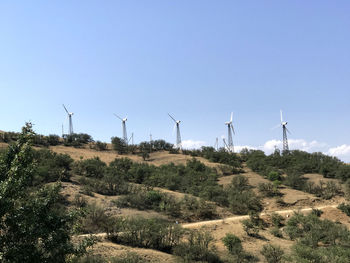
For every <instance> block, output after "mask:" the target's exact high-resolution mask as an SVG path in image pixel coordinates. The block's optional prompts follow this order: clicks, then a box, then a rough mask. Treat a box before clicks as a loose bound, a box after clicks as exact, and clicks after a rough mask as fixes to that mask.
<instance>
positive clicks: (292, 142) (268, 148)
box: [259, 139, 327, 153]
mask: <svg viewBox="0 0 350 263" xmlns="http://www.w3.org/2000/svg"><path fill="white" fill-rule="evenodd" d="M282 145H283V143H282V141H281V140H269V141H267V142H265V144H264V145H263V146H260V147H259V148H260V149H261V150H263V151H265V152H266V153H271V152H273V151H274V150H275V147H277V148H279V149H281V148H282V147H283V146H282ZM288 146H289V149H290V150H301V151H315V150H320V149H322V148H324V147H326V146H327V144H326V143H322V142H318V141H311V142H308V141H306V140H304V139H289V140H288Z"/></svg>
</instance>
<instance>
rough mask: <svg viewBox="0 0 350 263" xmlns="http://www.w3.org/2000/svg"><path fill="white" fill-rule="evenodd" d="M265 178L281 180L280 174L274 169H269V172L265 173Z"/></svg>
mask: <svg viewBox="0 0 350 263" xmlns="http://www.w3.org/2000/svg"><path fill="white" fill-rule="evenodd" d="M267 179H269V180H270V181H272V182H273V181H281V179H282V178H281V175H280V174H279V173H278V172H275V171H271V172H269V174H268V175H267Z"/></svg>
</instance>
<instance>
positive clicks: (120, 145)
mask: <svg viewBox="0 0 350 263" xmlns="http://www.w3.org/2000/svg"><path fill="white" fill-rule="evenodd" d="M112 145H113V150H115V151H116V152H117V153H118V154H126V153H127V152H128V151H127V150H128V149H127V148H128V147H127V145H126V143H125V142H124V140H122V139H121V138H119V137H112Z"/></svg>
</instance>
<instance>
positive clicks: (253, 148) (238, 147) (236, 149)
mask: <svg viewBox="0 0 350 263" xmlns="http://www.w3.org/2000/svg"><path fill="white" fill-rule="evenodd" d="M234 148H235V152H240V151H242V150H243V149H248V150H257V148H256V147H252V146H249V145H235V146H234Z"/></svg>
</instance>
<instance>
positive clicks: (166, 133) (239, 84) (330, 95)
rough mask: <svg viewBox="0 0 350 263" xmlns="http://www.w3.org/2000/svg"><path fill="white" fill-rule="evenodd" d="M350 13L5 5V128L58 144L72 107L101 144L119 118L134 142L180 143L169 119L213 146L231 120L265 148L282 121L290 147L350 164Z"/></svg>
mask: <svg viewBox="0 0 350 263" xmlns="http://www.w3.org/2000/svg"><path fill="white" fill-rule="evenodd" d="M349 14H350V2H349V1H347V0H346V1H345V0H344V1H320V0H317V1H316V0H314V1H277V0H276V1H262V0H259V1H228V0H227V1H203V0H192V1H188V0H186V1H185V0H184V1H164V0H159V1H141V0H140V1H132V0H128V1H116V0H115V1H1V2H0V92H1V93H0V96H1V103H0V130H6V131H8V130H12V131H18V130H20V127H21V126H22V125H23V124H24V122H25V121H32V122H33V123H34V124H35V130H36V131H37V132H38V133H42V134H52V133H55V134H60V133H61V124H62V123H64V125H65V129H66V130H67V128H68V122H67V119H66V115H65V112H64V110H63V108H62V103H64V104H66V106H67V107H68V109H69V110H70V111H73V112H74V113H75V115H74V116H73V124H74V131H75V132H85V133H88V134H91V135H92V136H93V138H94V139H96V140H104V141H109V140H110V137H112V136H121V135H122V129H121V124H120V121H119V120H118V119H116V118H115V117H114V116H113V114H112V113H117V114H119V115H122V116H124V115H127V116H128V119H129V120H128V122H127V129H128V133H129V134H131V132H134V133H135V141H136V142H139V141H143V140H148V134H149V132H150V130H151V132H152V134H153V138H155V139H157V138H164V139H166V140H168V141H170V142H175V135H174V134H173V133H172V128H173V124H172V121H171V120H170V118H169V117H168V116H167V112H170V113H172V114H173V115H174V116H175V117H176V118H177V119H180V120H182V123H181V125H182V126H181V132H182V138H183V140H191V141H202V142H205V143H206V144H208V145H213V144H214V142H215V137H221V136H222V135H225V136H227V134H226V128H225V125H224V122H225V121H227V120H228V119H229V115H230V112H231V111H233V112H234V126H235V129H236V135H235V136H234V144H235V145H241V146H242V145H247V146H251V147H258V148H259V147H260V148H262V147H263V146H264V144H265V143H266V142H269V141H270V144H271V140H281V137H282V132H281V130H280V129H277V130H271V127H273V126H275V125H276V124H278V123H279V110H280V109H283V111H284V113H285V117H286V120H287V121H288V122H289V123H288V128H289V130H290V131H291V132H292V134H291V135H290V136H289V137H290V139H291V140H296V141H295V147H296V148H298V147H299V148H300V147H301V148H302V149H308V150H310V151H314V150H321V151H323V152H327V151H329V149H331V148H335V149H338V148H336V147H338V146H341V145H343V148H342V150H341V151H342V152H341V154H340V155H339V152H337V154H338V156H339V157H340V158H342V159H344V160H350V139H349V136H348V135H349V131H350V122H349V113H350V103H349V99H350V48H349V47H350V16H349ZM298 140H299V141H298ZM312 141H317V143H315V142H314V144H312V143H311V142H312ZM188 143H189V144H190V143H191V142H188ZM303 143H304V144H303ZM316 144H317V145H316ZM299 145H301V146H299ZM305 145H306V146H305ZM315 145H316V146H317V147H314V146H315ZM344 145H345V146H344ZM265 146H266V145H265ZM309 146H310V147H309ZM265 148H266V147H265ZM309 148H310V149H309Z"/></svg>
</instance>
